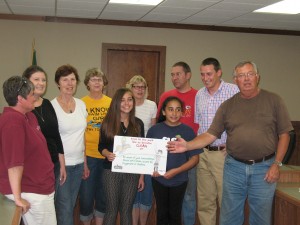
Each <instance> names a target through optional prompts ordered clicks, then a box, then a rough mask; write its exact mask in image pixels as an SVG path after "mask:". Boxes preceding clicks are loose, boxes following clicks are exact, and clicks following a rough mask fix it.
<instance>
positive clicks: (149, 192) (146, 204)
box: [133, 175, 153, 210]
mask: <svg viewBox="0 0 300 225" xmlns="http://www.w3.org/2000/svg"><path fill="white" fill-rule="evenodd" d="M151 179H152V178H151V175H145V176H144V182H145V188H144V190H143V191H138V192H137V193H136V196H135V200H134V204H133V208H140V209H143V210H150V209H151V206H152V198H153V189H152V181H151Z"/></svg>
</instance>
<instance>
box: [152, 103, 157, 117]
mask: <svg viewBox="0 0 300 225" xmlns="http://www.w3.org/2000/svg"><path fill="white" fill-rule="evenodd" d="M156 115H157V106H156V103H155V102H153V107H152V116H151V118H152V119H155V118H156Z"/></svg>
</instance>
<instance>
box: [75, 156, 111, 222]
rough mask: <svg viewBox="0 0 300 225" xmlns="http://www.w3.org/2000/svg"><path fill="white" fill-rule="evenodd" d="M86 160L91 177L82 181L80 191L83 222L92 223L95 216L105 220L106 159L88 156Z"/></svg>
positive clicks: (81, 218)
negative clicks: (104, 175)
mask: <svg viewBox="0 0 300 225" xmlns="http://www.w3.org/2000/svg"><path fill="white" fill-rule="evenodd" d="M86 160H87V166H88V168H89V170H90V176H89V177H88V178H87V179H86V180H82V182H81V186H80V190H79V202H80V220H81V221H90V220H91V219H92V218H93V216H94V215H95V216H96V217H100V218H103V217H104V213H105V195H104V191H103V182H102V179H103V178H102V174H103V162H104V159H99V158H93V157H89V156H87V157H86ZM94 208H95V211H94Z"/></svg>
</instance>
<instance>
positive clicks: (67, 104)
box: [57, 97, 75, 113]
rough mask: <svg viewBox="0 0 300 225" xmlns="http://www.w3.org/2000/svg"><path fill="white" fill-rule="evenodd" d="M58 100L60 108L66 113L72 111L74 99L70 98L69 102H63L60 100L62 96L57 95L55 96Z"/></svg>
mask: <svg viewBox="0 0 300 225" xmlns="http://www.w3.org/2000/svg"><path fill="white" fill-rule="evenodd" d="M57 100H58V102H59V103H60V105H61V107H62V109H63V110H64V111H65V112H67V113H73V107H74V104H75V101H74V99H73V98H72V99H71V101H69V102H65V101H63V100H62V97H60V98H59V97H58V98H57Z"/></svg>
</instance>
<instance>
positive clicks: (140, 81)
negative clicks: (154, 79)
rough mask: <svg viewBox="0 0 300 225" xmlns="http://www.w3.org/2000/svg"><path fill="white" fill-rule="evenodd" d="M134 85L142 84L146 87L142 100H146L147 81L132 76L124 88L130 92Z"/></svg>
mask: <svg viewBox="0 0 300 225" xmlns="http://www.w3.org/2000/svg"><path fill="white" fill-rule="evenodd" d="M136 83H144V85H145V86H146V89H145V94H144V99H146V98H147V97H148V85H147V81H146V80H145V78H144V77H143V76H141V75H134V76H133V77H132V78H131V79H130V80H129V81H128V82H127V83H126V88H128V89H130V90H132V87H133V86H134V84H136Z"/></svg>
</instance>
